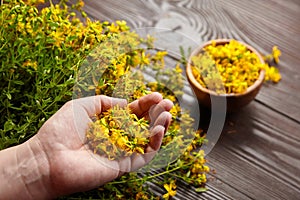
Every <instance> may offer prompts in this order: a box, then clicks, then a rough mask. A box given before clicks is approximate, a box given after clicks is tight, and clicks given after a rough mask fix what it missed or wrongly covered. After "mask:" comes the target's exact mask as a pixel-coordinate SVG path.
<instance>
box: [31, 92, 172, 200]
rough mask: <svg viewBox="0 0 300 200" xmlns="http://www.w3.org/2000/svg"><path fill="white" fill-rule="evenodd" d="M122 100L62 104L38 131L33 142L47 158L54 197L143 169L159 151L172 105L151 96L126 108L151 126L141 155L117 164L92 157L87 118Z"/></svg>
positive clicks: (97, 98)
mask: <svg viewBox="0 0 300 200" xmlns="http://www.w3.org/2000/svg"><path fill="white" fill-rule="evenodd" d="M116 104H118V105H120V106H125V105H126V104H127V102H126V100H122V99H116V98H111V97H107V96H93V97H86V98H82V99H77V100H73V101H70V102H68V103H66V104H65V105H64V106H63V107H62V108H61V109H60V110H59V111H58V112H57V113H56V114H55V115H53V116H52V117H51V118H50V119H49V120H48V121H47V122H46V123H45V124H44V125H43V126H42V128H41V129H40V130H39V132H38V134H37V135H36V138H37V140H38V142H39V143H40V145H41V147H42V148H43V150H44V152H45V153H46V155H47V160H48V163H45V165H49V181H48V182H49V187H50V189H51V193H54V194H55V196H59V195H64V194H70V193H74V192H78V191H85V190H89V189H92V188H95V187H97V186H100V185H103V184H105V183H106V182H109V181H111V180H113V179H115V178H117V177H119V176H121V175H122V174H124V173H125V172H130V171H134V170H137V169H139V168H140V167H143V166H144V165H146V164H147V163H148V162H150V161H151V159H152V158H153V157H154V155H155V153H156V151H157V150H158V149H159V148H160V145H161V141H162V138H163V135H164V133H165V131H166V130H167V128H168V126H169V124H170V121H171V115H170V113H169V112H168V111H169V110H170V109H171V107H172V103H171V101H169V100H163V98H162V96H161V95H160V94H158V93H152V94H149V95H147V96H144V97H142V98H141V99H139V100H136V101H134V102H132V103H131V104H130V108H131V110H132V112H133V113H135V114H136V115H137V116H138V117H146V118H148V119H149V120H150V123H151V129H150V131H151V135H152V136H151V138H150V143H149V146H148V147H147V149H146V153H145V154H144V155H137V154H135V155H133V156H131V157H124V158H122V159H119V160H118V161H112V160H108V159H107V158H104V157H101V156H99V155H96V154H93V153H92V151H91V150H90V149H89V148H88V146H87V145H86V144H85V133H86V130H87V128H88V124H89V123H90V122H91V117H92V116H94V115H95V114H99V113H101V112H103V111H105V110H107V109H109V108H111V107H113V106H114V105H116Z"/></svg>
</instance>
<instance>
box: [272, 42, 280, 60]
mask: <svg viewBox="0 0 300 200" xmlns="http://www.w3.org/2000/svg"><path fill="white" fill-rule="evenodd" d="M272 55H273V58H274V61H275V63H279V57H280V56H281V51H280V50H279V49H278V47H277V46H274V47H273V50H272Z"/></svg>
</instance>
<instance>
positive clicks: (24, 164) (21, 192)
mask: <svg viewBox="0 0 300 200" xmlns="http://www.w3.org/2000/svg"><path fill="white" fill-rule="evenodd" d="M0 153H1V154H0V163H2V164H1V166H0V170H1V171H0V177H1V176H2V177H1V179H2V180H3V181H2V180H1V182H2V183H3V184H0V191H1V194H4V196H2V197H4V198H5V199H49V198H51V197H52V196H51V191H50V187H49V186H50V184H49V182H50V178H49V177H50V176H49V171H50V170H49V163H48V159H47V156H46V154H45V152H44V151H43V149H42V147H41V146H40V143H39V141H38V139H37V138H35V137H33V138H31V139H30V140H28V141H27V142H25V143H23V144H21V145H18V146H15V147H12V148H9V149H6V150H4V151H1V152H0Z"/></svg>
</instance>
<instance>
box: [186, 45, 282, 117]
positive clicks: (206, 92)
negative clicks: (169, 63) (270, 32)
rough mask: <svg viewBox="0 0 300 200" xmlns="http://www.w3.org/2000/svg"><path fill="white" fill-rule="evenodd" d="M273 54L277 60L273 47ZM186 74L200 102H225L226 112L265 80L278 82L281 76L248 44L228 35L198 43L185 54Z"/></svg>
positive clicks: (249, 97)
mask: <svg viewBox="0 0 300 200" xmlns="http://www.w3.org/2000/svg"><path fill="white" fill-rule="evenodd" d="M274 52H275V53H276V54H275V53H274ZM273 55H276V56H273V58H274V60H275V61H276V62H278V59H279V56H280V51H279V50H278V49H277V48H273ZM186 74H187V78H188V81H189V82H190V84H191V86H192V88H193V90H194V92H195V94H196V96H197V98H198V99H199V103H200V104H201V105H203V106H206V107H209V108H211V107H212V106H216V107H217V108H218V107H220V106H226V107H227V111H228V112H232V111H235V110H238V109H239V108H241V107H243V106H245V105H247V104H248V103H250V102H251V101H252V100H253V99H254V98H255V96H256V95H257V94H258V92H259V90H260V88H261V85H262V84H263V82H264V81H265V80H272V81H274V82H278V81H279V80H280V78H281V77H280V74H279V72H278V70H277V69H276V68H274V67H270V66H269V65H268V64H266V63H265V58H264V57H263V56H262V55H261V54H259V53H258V52H257V51H256V50H255V49H254V48H253V47H252V46H250V45H248V44H245V43H243V42H240V41H236V40H230V39H219V40H212V41H209V42H207V43H205V44H203V45H201V46H199V47H198V48H197V49H196V50H195V51H194V52H193V53H192V54H191V56H190V57H189V60H188V63H187V65H186Z"/></svg>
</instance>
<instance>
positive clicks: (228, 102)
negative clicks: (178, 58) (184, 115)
mask: <svg viewBox="0 0 300 200" xmlns="http://www.w3.org/2000/svg"><path fill="white" fill-rule="evenodd" d="M214 41H215V42H216V45H224V44H226V43H229V42H230V39H219V40H214ZM239 43H241V44H243V45H244V46H246V47H247V48H248V49H249V50H250V51H251V52H253V53H255V54H256V55H257V56H258V58H259V59H260V62H261V63H262V64H264V63H265V62H264V59H263V57H262V56H261V55H260V54H259V53H258V52H257V51H256V50H255V49H254V48H253V47H251V46H250V45H248V44H245V43H243V42H240V41H239ZM211 44H212V41H209V42H206V43H204V44H203V45H201V46H199V47H198V48H197V49H195V50H194V51H193V52H192V54H191V55H190V57H189V59H188V63H187V65H186V76H187V78H188V81H189V83H190V84H191V86H192V88H193V90H194V92H195V95H196V96H197V98H198V100H199V104H200V105H202V106H205V107H207V108H209V109H212V107H214V110H218V109H220V110H224V108H223V107H224V106H226V111H227V112H235V111H238V110H239V109H240V108H242V107H244V106H246V105H247V104H249V103H250V102H251V101H252V100H253V99H254V98H255V96H256V95H257V94H258V92H259V90H260V88H261V86H262V84H263V82H264V77H265V71H264V70H261V71H260V74H259V78H258V79H257V80H256V81H255V82H254V84H253V85H251V86H250V87H248V88H247V90H246V91H245V92H244V93H229V94H228V93H226V94H218V93H216V92H215V91H212V90H209V89H207V88H205V87H203V86H202V85H201V84H200V83H199V82H198V81H197V80H196V79H195V77H194V75H193V73H192V57H194V56H197V55H198V54H199V53H200V52H201V51H202V52H203V48H204V47H206V46H208V45H211Z"/></svg>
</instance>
